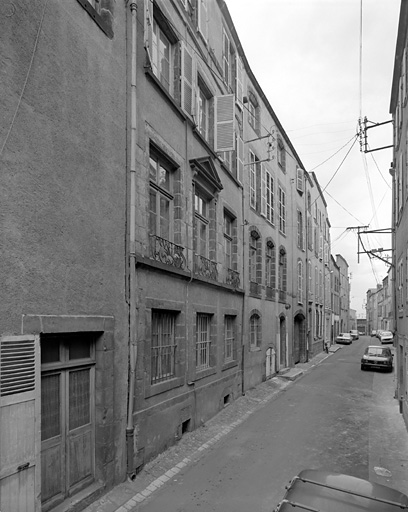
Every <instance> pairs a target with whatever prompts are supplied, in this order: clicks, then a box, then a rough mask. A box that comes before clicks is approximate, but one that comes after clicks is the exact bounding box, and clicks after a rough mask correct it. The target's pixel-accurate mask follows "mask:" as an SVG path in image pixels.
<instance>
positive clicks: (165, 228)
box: [160, 196, 170, 240]
mask: <svg viewBox="0 0 408 512" xmlns="http://www.w3.org/2000/svg"><path fill="white" fill-rule="evenodd" d="M160 236H161V237H162V238H165V239H166V240H169V239H170V201H169V200H168V199H167V198H166V197H163V196H160Z"/></svg>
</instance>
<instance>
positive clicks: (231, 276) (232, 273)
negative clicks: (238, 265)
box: [225, 268, 240, 288]
mask: <svg viewBox="0 0 408 512" xmlns="http://www.w3.org/2000/svg"><path fill="white" fill-rule="evenodd" d="M225 282H226V284H229V285H231V286H233V287H234V288H239V284H240V279H239V272H237V271H236V270H232V269H231V268H228V269H227V275H226V278H225Z"/></svg>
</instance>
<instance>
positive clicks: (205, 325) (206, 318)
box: [196, 313, 211, 371]
mask: <svg viewBox="0 0 408 512" xmlns="http://www.w3.org/2000/svg"><path fill="white" fill-rule="evenodd" d="M210 348H211V340H210V315H203V314H200V313H199V314H198V315H197V325H196V370H197V371H201V370H205V369H207V368H210Z"/></svg>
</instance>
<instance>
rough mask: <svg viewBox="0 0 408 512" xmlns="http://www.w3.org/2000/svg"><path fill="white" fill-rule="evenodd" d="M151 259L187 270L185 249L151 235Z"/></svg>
mask: <svg viewBox="0 0 408 512" xmlns="http://www.w3.org/2000/svg"><path fill="white" fill-rule="evenodd" d="M150 257H151V258H153V259H154V260H156V261H160V262H161V263H164V264H166V265H171V266H173V267H176V268H179V269H181V270H186V268H187V261H186V257H185V256H184V247H182V246H181V245H177V244H173V243H172V242H169V241H168V240H166V239H165V238H161V237H159V236H157V235H150Z"/></svg>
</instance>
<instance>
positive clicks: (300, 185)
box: [296, 167, 303, 192]
mask: <svg viewBox="0 0 408 512" xmlns="http://www.w3.org/2000/svg"><path fill="white" fill-rule="evenodd" d="M296 188H297V189H298V190H299V192H303V169H301V168H300V167H297V168H296Z"/></svg>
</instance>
